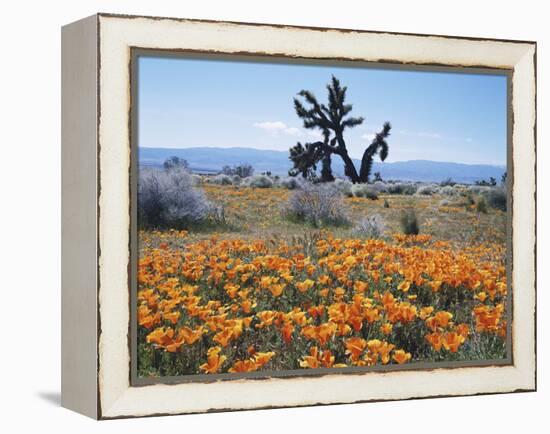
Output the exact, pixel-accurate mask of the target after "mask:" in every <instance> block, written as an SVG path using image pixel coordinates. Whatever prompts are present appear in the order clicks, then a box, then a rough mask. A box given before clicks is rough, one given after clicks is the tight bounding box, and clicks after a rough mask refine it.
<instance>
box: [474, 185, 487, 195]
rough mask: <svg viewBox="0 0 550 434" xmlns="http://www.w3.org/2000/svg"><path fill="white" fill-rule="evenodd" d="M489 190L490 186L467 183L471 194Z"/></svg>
mask: <svg viewBox="0 0 550 434" xmlns="http://www.w3.org/2000/svg"><path fill="white" fill-rule="evenodd" d="M489 190H491V187H488V186H486V185H469V186H468V191H469V192H470V193H472V194H482V193H486V192H488V191H489Z"/></svg>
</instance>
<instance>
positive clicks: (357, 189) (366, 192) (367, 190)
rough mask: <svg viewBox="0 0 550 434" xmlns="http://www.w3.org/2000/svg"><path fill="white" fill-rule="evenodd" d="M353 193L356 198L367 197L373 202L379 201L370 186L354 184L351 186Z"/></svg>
mask: <svg viewBox="0 0 550 434" xmlns="http://www.w3.org/2000/svg"><path fill="white" fill-rule="evenodd" d="M351 193H352V194H353V195H354V196H355V197H366V198H367V199H371V200H376V199H378V194H377V193H376V191H375V190H373V189H372V188H371V186H370V185H368V184H353V185H352V186H351Z"/></svg>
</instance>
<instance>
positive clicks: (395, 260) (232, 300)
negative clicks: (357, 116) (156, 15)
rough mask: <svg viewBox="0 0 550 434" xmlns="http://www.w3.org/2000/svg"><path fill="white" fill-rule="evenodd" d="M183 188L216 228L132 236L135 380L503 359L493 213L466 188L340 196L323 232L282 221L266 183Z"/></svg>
mask: <svg viewBox="0 0 550 434" xmlns="http://www.w3.org/2000/svg"><path fill="white" fill-rule="evenodd" d="M196 188H197V190H200V192H201V194H203V195H204V197H205V200H207V201H209V203H214V204H217V206H218V208H217V211H216V216H217V218H216V223H212V222H209V221H206V220H205V222H203V223H201V224H198V225H190V226H189V227H186V228H185V229H182V228H164V229H159V228H154V227H145V228H142V229H140V231H139V258H138V276H137V279H138V295H137V306H136V308H137V319H138V331H137V347H138V376H140V377H161V376H179V375H188V374H219V373H228V372H229V373H240V372H251V371H261V370H270V371H282V370H300V369H315V368H345V367H351V366H366V367H368V366H374V365H389V364H412V363H415V362H447V361H477V360H494V359H502V358H504V357H506V354H507V348H506V334H507V322H506V305H507V296H508V294H507V283H506V263H505V257H506V212H505V211H503V210H500V209H496V208H489V210H487V209H484V208H483V207H480V206H479V203H480V201H479V200H478V195H477V194H478V193H477V192H474V193H473V194H470V192H469V190H468V188H467V187H460V186H455V187H453V193H452V195H450V196H448V195H445V194H443V193H442V191H443V190H441V191H436V192H435V193H433V194H408V195H406V194H386V193H384V192H382V193H380V194H378V197H377V198H376V200H372V198H367V197H361V196H356V195H342V197H341V198H340V199H339V200H341V204H340V206H342V207H345V209H346V212H347V214H346V220H345V222H343V223H341V224H334V225H331V224H311V223H310V222H304V221H300V220H297V219H295V218H288V216H287V214H285V212H284V210H283V209H282V205H283V204H285V203H287V202H288V201H289V200H290V198H291V197H292V195H294V194H296V193H295V192H294V191H292V190H289V189H287V188H283V187H280V186H277V187H270V188H255V187H253V186H249V185H233V184H228V185H218V184H215V183H210V182H201V183H200V185H199V186H197V187H196ZM476 203H477V205H476ZM407 209H414V210H415V213H416V214H415V216H416V217H417V218H418V221H419V225H420V228H421V229H420V231H419V233H417V234H405V233H403V231H402V229H401V226H400V225H401V220H400V219H401V215H402V212H403V210H407ZM220 210H221V211H220ZM374 215H376V216H377V218H379V219H380V220H382V221H383V222H384V225H383V227H381V228H380V230H379V234H378V235H377V236H363V234H362V232H361V231H359V230H357V224H358V223H359V222H361V221H362V219H363V218H365V217H369V216H374Z"/></svg>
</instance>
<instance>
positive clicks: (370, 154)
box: [359, 122, 391, 182]
mask: <svg viewBox="0 0 550 434" xmlns="http://www.w3.org/2000/svg"><path fill="white" fill-rule="evenodd" d="M390 130H391V125H390V123H389V122H386V123H384V126H383V127H382V131H380V132H379V133H377V134H376V135H375V136H374V139H373V140H372V142H371V144H370V145H369V146H368V148H367V149H366V150H365V152H364V153H363V159H362V160H361V170H360V171H359V176H360V178H361V180H362V181H363V182H369V178H370V172H371V170H372V163H373V160H374V157H375V156H376V155H377V154H378V155H379V156H380V160H382V161H384V160H385V159H386V158H387V157H388V152H389V147H388V142H386V139H387V138H388V136H389V135H390Z"/></svg>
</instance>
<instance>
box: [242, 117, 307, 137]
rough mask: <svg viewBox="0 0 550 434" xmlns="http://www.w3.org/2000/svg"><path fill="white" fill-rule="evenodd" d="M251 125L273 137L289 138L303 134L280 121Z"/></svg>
mask: <svg viewBox="0 0 550 434" xmlns="http://www.w3.org/2000/svg"><path fill="white" fill-rule="evenodd" d="M253 125H254V126H255V127H256V128H260V129H262V130H264V131H267V132H268V133H270V134H274V135H277V134H286V135H289V136H301V135H302V134H303V133H302V131H301V130H300V129H299V128H296V127H289V126H288V125H287V124H285V123H284V122H281V121H273V122H269V121H268V122H255V123H254V124H253Z"/></svg>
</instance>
